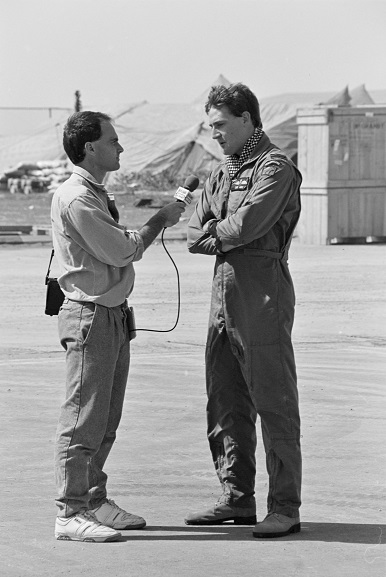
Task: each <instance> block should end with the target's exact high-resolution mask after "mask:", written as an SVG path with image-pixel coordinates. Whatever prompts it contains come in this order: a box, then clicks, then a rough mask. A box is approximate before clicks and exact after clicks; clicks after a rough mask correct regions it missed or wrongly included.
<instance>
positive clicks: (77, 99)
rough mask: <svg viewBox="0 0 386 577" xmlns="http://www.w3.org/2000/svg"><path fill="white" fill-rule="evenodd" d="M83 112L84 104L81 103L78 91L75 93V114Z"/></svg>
mask: <svg viewBox="0 0 386 577" xmlns="http://www.w3.org/2000/svg"><path fill="white" fill-rule="evenodd" d="M81 110H82V103H81V101H80V92H79V90H77V91H76V92H75V112H80V111H81Z"/></svg>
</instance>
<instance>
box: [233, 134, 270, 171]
mask: <svg viewBox="0 0 386 577" xmlns="http://www.w3.org/2000/svg"><path fill="white" fill-rule="evenodd" d="M263 134H264V132H263V131H262V129H261V128H255V132H254V133H253V134H252V136H251V137H250V138H248V140H247V142H246V143H245V144H244V148H243V150H242V153H241V155H240V156H237V154H230V155H229V156H227V157H226V159H225V162H226V165H227V168H228V172H229V176H230V177H231V179H233V177H234V176H235V174H236V172H238V171H239V170H240V168H241V167H242V165H243V164H244V162H246V161H247V160H248V158H249V157H250V155H251V152H252V150H253V149H254V148H255V147H256V145H257V143H258V142H259V140H260V139H261V137H262V136H263Z"/></svg>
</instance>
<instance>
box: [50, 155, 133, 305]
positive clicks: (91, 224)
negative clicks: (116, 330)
mask: <svg viewBox="0 0 386 577" xmlns="http://www.w3.org/2000/svg"><path fill="white" fill-rule="evenodd" d="M51 222H52V235H53V244H54V249H55V256H56V257H57V261H58V263H59V267H60V276H59V277H58V281H59V285H60V287H61V289H62V291H63V293H64V295H65V296H66V297H67V298H69V299H72V300H76V301H87V302H95V303H98V304H101V305H103V306H106V307H113V306H118V305H120V304H122V303H123V302H124V301H125V299H126V298H127V297H128V296H129V295H130V293H131V292H132V290H133V286H134V278H135V272H134V267H133V262H135V261H138V260H140V259H141V258H142V255H143V251H144V246H143V241H142V237H141V236H140V234H139V233H138V231H130V230H127V229H126V227H125V226H123V225H121V224H118V223H117V222H115V220H114V219H113V217H112V216H111V214H110V211H109V209H108V206H107V195H106V191H105V189H104V187H103V185H101V184H100V183H97V182H96V180H95V179H94V177H93V176H92V175H91V174H90V173H89V172H87V171H86V170H84V169H82V168H80V167H78V166H77V167H75V169H74V172H73V174H72V175H71V176H70V178H69V179H68V180H66V181H65V182H64V183H63V184H61V185H60V186H59V188H58V189H57V190H56V192H55V193H54V195H53V199H52V206H51Z"/></svg>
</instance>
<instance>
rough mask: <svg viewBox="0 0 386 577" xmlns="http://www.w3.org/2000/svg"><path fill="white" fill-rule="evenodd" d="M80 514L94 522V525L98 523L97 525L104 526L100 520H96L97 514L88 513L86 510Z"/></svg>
mask: <svg viewBox="0 0 386 577" xmlns="http://www.w3.org/2000/svg"><path fill="white" fill-rule="evenodd" d="M79 514H80V515H82V516H83V517H84V518H85V519H87V521H92V522H93V523H96V524H97V525H101V524H102V523H100V522H99V521H98V519H97V518H96V516H95V514H94V513H93V512H92V511H88V510H87V509H86V510H84V511H80V512H79Z"/></svg>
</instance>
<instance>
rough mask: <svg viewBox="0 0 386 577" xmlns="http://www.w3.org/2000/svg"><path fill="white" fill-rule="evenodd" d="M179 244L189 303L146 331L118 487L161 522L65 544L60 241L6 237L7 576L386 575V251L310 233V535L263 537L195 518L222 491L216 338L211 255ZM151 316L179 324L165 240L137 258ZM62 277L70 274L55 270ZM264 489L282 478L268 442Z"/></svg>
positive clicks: (0, 521) (3, 428)
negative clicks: (56, 458)
mask: <svg viewBox="0 0 386 577" xmlns="http://www.w3.org/2000/svg"><path fill="white" fill-rule="evenodd" d="M168 248H169V250H170V252H171V254H172V256H173V257H174V259H175V261H176V264H177V266H178V268H179V270H180V274H181V290H182V311H181V318H180V322H179V325H178V327H177V329H176V330H175V331H173V332H170V333H164V334H162V333H151V332H139V333H138V337H137V339H136V340H134V341H133V360H132V368H131V373H130V379H129V386H128V394H127V397H126V403H125V412H124V417H123V421H122V424H121V427H120V430H119V436H118V441H117V443H116V446H115V447H114V449H113V451H112V454H111V456H110V459H109V462H108V472H109V474H110V482H109V488H110V496H111V497H112V498H114V499H116V500H117V502H118V503H119V504H120V505H121V506H123V507H125V508H127V509H128V510H131V511H133V512H135V513H138V514H141V515H143V516H144V517H145V518H146V519H147V523H148V526H147V528H146V529H145V530H143V531H134V532H125V533H124V539H123V540H122V541H121V542H119V543H110V544H99V545H97V544H82V543H68V542H59V541H56V540H55V539H54V537H53V525H54V517H55V506H54V482H53V473H52V465H53V438H54V432H55V427H56V419H57V415H58V407H59V404H60V402H61V399H62V395H63V378H64V355H63V352H62V351H61V349H60V347H59V344H58V339H57V333H56V318H54V317H53V318H51V317H47V316H44V314H43V309H44V293H45V289H44V276H45V272H46V266H47V262H48V257H49V252H50V248H49V245H48V244H47V245H34V246H25V245H24V246H7V245H3V246H1V247H0V257H1V263H2V265H1V283H0V296H1V302H2V307H1V313H0V321H1V335H0V366H1V377H0V384H1V388H0V401H1V405H0V439H1V455H2V459H1V472H0V479H1V485H2V490H1V518H0V528H1V540H0V575H1V576H4V577H53V576H57V575H81V576H83V575H85V576H86V575H87V576H89V575H90V576H91V575H92V576H93V577H102V576H103V577H104V576H106V575H107V576H109V577H115V576H121V575H133V576H134V575H135V576H136V577H153V576H154V577H161V576H162V577H163V576H166V577H177V576H178V577H180V576H181V577H185V576H186V577H188V576H189V577H201V576H209V575H210V576H213V577H228V576H229V577H230V576H232V577H234V576H235V575H262V576H265V577H276V576H278V575H287V576H296V577H345V576H347V577H353V576H355V577H356V576H358V577H367V576H375V577H384V575H385V570H386V551H385V545H382V544H381V543H382V541H383V542H384V540H385V538H384V534H385V530H386V517H385V506H384V505H385V492H384V479H385V478H386V476H385V473H386V466H385V459H384V457H385V440H386V439H385V436H386V435H385V428H384V420H385V399H386V383H385V374H386V371H385V356H386V355H385V351H386V322H385V321H386V318H385V316H386V315H385V308H386V307H385V301H386V295H385V290H384V287H385V286H386V268H385V262H386V246H374V245H373V246H331V247H309V246H301V245H298V244H297V243H296V242H295V243H294V246H293V250H292V256H291V269H292V271H293V277H294V281H295V284H296V289H297V296H298V306H297V319H296V327H295V333H294V341H295V348H296V356H297V362H298V373H299V389H300V395H301V411H302V417H303V453H304V490H303V500H304V504H303V507H302V524H303V530H302V532H301V533H300V534H298V535H294V536H289V537H286V538H282V539H276V540H257V539H253V538H252V535H251V528H247V527H235V526H232V525H228V526H220V527H207V528H200V527H196V528H194V527H187V526H186V525H184V523H183V517H184V514H185V513H186V512H187V511H189V510H192V509H197V508H198V507H201V506H206V505H210V504H212V503H213V502H214V500H215V499H216V497H217V496H218V495H219V489H218V484H217V481H216V479H215V476H214V472H213V469H212V464H211V462H210V457H209V452H208V448H207V442H206V438H205V391H204V378H203V374H204V364H203V355H204V340H205V332H206V324H207V315H208V306H209V292H210V280H211V273H212V265H213V261H212V259H211V258H210V257H204V256H198V255H195V256H194V255H189V254H188V253H187V252H186V250H185V248H184V245H183V243H179V242H171V243H170V244H169V245H168ZM136 269H137V284H136V289H135V294H134V295H133V304H134V306H135V309H136V317H137V326H138V327H141V328H144V327H145V328H160V329H168V328H170V327H171V326H173V324H174V319H175V313H176V278H175V271H174V268H173V266H172V264H171V263H170V262H169V260H168V257H167V256H166V255H165V253H164V252H163V249H162V247H161V246H159V245H158V246H153V247H151V248H150V249H149V250H148V251H147V253H146V254H145V258H144V260H143V261H142V262H141V263H138V265H137V267H136ZM53 272H55V271H53ZM257 458H258V463H259V471H258V476H257V483H256V491H257V502H258V508H259V513H258V514H259V517H260V518H262V517H264V514H265V498H266V492H267V479H266V475H265V468H264V456H263V452H262V445H261V442H259V448H258V454H257Z"/></svg>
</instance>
